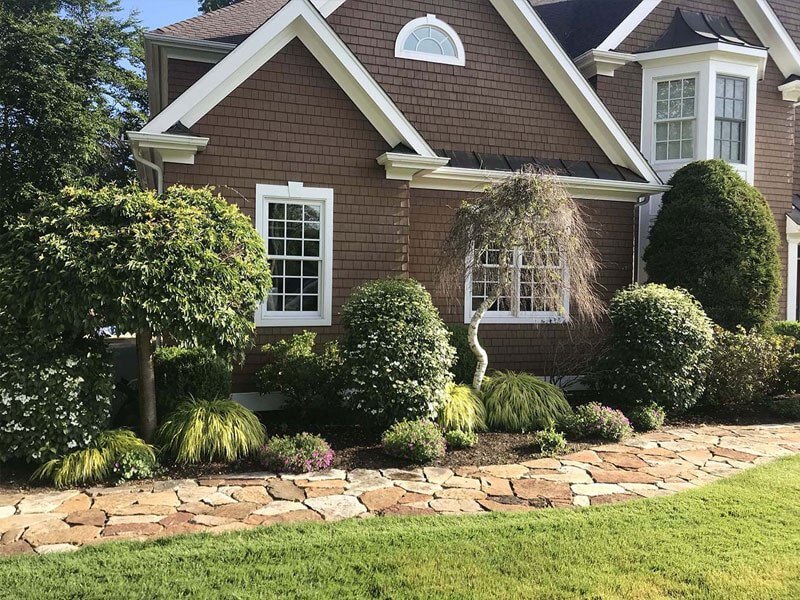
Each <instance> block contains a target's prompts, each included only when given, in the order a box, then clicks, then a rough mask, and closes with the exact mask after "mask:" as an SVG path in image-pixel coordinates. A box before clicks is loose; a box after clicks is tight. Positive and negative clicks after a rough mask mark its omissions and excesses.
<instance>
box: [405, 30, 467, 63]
mask: <svg viewBox="0 0 800 600" xmlns="http://www.w3.org/2000/svg"><path fill="white" fill-rule="evenodd" d="M403 48H404V49H406V50H411V51H412V52H421V53H424V54H431V55H434V56H442V55H444V56H456V47H455V44H454V43H453V40H451V39H450V36H449V35H447V34H446V33H445V32H444V31H442V30H441V29H438V28H436V27H429V26H427V25H426V26H423V27H418V28H417V29H416V30H414V33H412V34H411V35H410V36H408V38H407V39H406V41H405V43H404V44H403Z"/></svg>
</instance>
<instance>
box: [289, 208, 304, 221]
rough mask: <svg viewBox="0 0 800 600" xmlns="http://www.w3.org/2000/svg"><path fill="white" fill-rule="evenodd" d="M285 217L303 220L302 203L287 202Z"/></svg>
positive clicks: (290, 219) (291, 219) (292, 219)
mask: <svg viewBox="0 0 800 600" xmlns="http://www.w3.org/2000/svg"><path fill="white" fill-rule="evenodd" d="M286 218H287V219H288V220H289V221H302V220H303V205H302V204H289V205H288V206H287V207H286Z"/></svg>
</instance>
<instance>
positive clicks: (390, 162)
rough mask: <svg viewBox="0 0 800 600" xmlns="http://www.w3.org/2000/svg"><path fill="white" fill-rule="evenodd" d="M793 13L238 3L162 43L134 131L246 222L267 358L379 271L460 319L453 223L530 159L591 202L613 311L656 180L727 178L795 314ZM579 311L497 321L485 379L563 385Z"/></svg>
mask: <svg viewBox="0 0 800 600" xmlns="http://www.w3.org/2000/svg"><path fill="white" fill-rule="evenodd" d="M798 14H800V1H798V0H769V1H767V0H716V1H711V0H663V1H659V0H641V1H640V0H566V1H562V2H550V1H546V0H545V1H543V0H437V1H425V0H242V1H241V2H239V3H237V4H234V5H232V6H230V7H228V8H224V9H221V10H218V11H215V12H212V13H210V14H207V15H203V16H198V17H195V18H192V19H188V20H186V21H182V22H180V23H176V24H174V25H170V26H168V27H164V28H162V29H159V30H156V31H153V32H151V33H149V34H147V37H146V40H147V67H148V82H149V89H150V101H151V110H152V119H151V121H150V122H149V123H148V124H147V125H146V126H145V127H144V128H143V129H142V130H141V131H139V132H130V133H129V137H130V140H131V142H132V145H133V148H134V151H135V156H136V158H137V161H138V162H139V165H140V174H141V176H142V178H143V181H144V182H145V183H146V184H147V185H149V186H151V187H162V186H167V185H171V184H174V183H185V184H189V185H208V184H211V185H214V186H216V187H217V188H218V189H219V191H220V192H221V193H222V194H223V195H224V196H225V197H226V198H228V200H229V201H230V202H233V203H235V204H237V205H238V206H239V207H240V208H241V209H242V210H243V211H244V212H245V213H246V214H248V215H251V216H252V217H253V222H254V225H255V227H256V228H257V229H258V231H259V232H261V234H262V236H263V237H264V239H265V243H266V245H267V248H268V251H269V255H270V257H271V260H272V266H273V273H274V279H275V283H274V285H275V287H274V289H273V291H272V293H271V294H270V296H269V298H268V299H267V300H266V302H265V303H264V305H263V306H262V307H261V309H260V310H259V311H258V313H257V315H256V324H257V326H258V340H257V341H258V343H259V344H261V343H264V342H266V341H268V340H272V339H275V338H277V337H282V336H286V335H288V334H291V333H293V332H296V331H299V330H300V329H310V330H314V331H317V332H318V333H319V334H320V337H321V339H326V338H332V337H336V336H337V335H339V334H340V333H341V329H340V326H339V316H338V315H339V311H340V307H341V305H342V303H343V302H344V300H345V299H346V298H347V296H348V295H349V294H350V292H351V290H352V289H353V287H354V286H356V285H358V284H359V283H361V282H364V281H366V280H370V279H375V278H379V277H387V276H411V277H415V278H417V279H419V280H420V281H421V282H423V283H424V284H425V285H426V286H427V287H428V288H429V289H430V290H431V291H432V293H434V299H435V301H436V302H437V304H438V306H439V308H440V310H441V312H442V315H443V317H444V318H445V319H446V320H447V321H449V322H454V323H456V322H461V323H463V322H464V321H465V320H468V318H469V316H470V311H471V310H472V307H473V304H474V303H476V302H479V301H480V298H481V289H482V286H481V285H480V282H470V281H466V282H465V286H464V295H463V297H459V298H450V297H444V296H443V295H442V294H441V293H438V292H437V291H436V286H435V283H436V282H435V276H434V273H435V265H436V261H437V253H438V248H439V245H440V243H441V240H442V238H443V237H444V235H445V233H446V231H447V228H448V222H449V219H450V218H451V215H452V212H453V209H454V207H455V206H457V205H458V203H460V201H461V200H462V199H464V198H466V197H469V196H470V195H472V194H476V193H478V192H479V191H480V190H481V188H482V187H483V186H484V185H485V184H486V183H487V182H489V181H493V180H496V179H498V178H502V177H505V176H507V174H508V173H510V172H511V171H513V170H516V169H518V168H520V167H521V166H523V165H525V164H529V163H533V164H540V165H545V166H547V167H550V168H551V169H554V170H555V171H556V172H557V173H558V174H559V176H560V177H561V179H562V181H563V182H564V184H565V185H566V186H567V188H568V189H569V190H570V192H571V193H572V194H573V196H574V197H575V198H577V199H579V201H580V203H581V204H582V206H583V208H584V210H585V212H586V215H587V216H588V219H589V221H590V223H591V226H592V230H593V235H594V237H595V243H596V246H597V248H598V250H599V252H600V255H601V259H602V265H603V269H602V273H601V279H600V283H601V284H602V285H603V287H604V289H605V293H606V294H607V295H608V296H610V295H611V294H612V293H613V292H614V291H615V290H617V289H619V288H620V287H622V286H625V285H626V284H629V283H631V282H632V281H635V280H636V279H637V278H639V279H641V278H644V277H646V275H645V270H644V269H645V265H643V264H641V263H640V261H639V256H640V255H641V249H642V247H643V245H644V244H646V242H647V232H648V230H649V226H650V223H651V221H652V219H653V218H654V216H655V214H656V212H657V210H658V206H659V195H660V194H661V193H663V191H665V189H667V188H666V187H665V185H664V184H663V182H664V181H667V180H668V179H669V176H670V175H671V174H672V173H674V171H675V170H677V169H678V168H679V167H680V166H681V165H684V164H686V163H688V162H691V161H692V160H696V159H702V158H712V157H719V158H724V159H726V160H728V161H730V162H731V163H732V164H733V165H734V166H735V168H736V169H737V171H738V172H739V173H740V174H741V175H742V176H743V177H745V178H746V179H747V180H748V181H750V182H753V183H755V185H756V186H758V187H759V188H760V189H761V191H762V192H763V193H764V194H765V195H766V197H767V198H768V200H769V202H770V204H771V206H772V208H773V211H774V213H775V218H776V221H777V222H778V225H779V228H780V230H781V231H782V232H784V233H785V234H786V235H785V237H784V243H783V246H782V256H783V259H784V264H785V265H786V281H787V286H786V288H787V291H788V293H787V294H786V295H784V297H783V299H782V303H781V310H782V311H785V313H786V315H787V317H788V318H791V319H794V318H796V317H797V283H796V280H797V244H798V240H800V225H798V224H796V223H795V221H794V219H795V218H797V217H796V215H797V214H798V213H797V211H794V213H791V214H789V216H788V217H787V213H790V211H791V210H792V196H793V192H798V191H800V152H795V137H796V134H797V133H800V124H797V121H796V120H795V113H796V107H795V105H796V103H797V102H798V101H800V50H798V47H797V43H798V42H800V17H799V16H798ZM795 177H797V178H798V181H797V182H795ZM563 309H564V310H563V311H559V312H557V313H549V312H546V311H544V310H541V307H539V306H537V301H536V297H535V294H534V293H533V292H525V293H521V294H520V300H519V303H518V304H517V305H516V306H498V307H497V310H494V311H492V312H491V313H490V314H489V315H488V316H487V317H486V319H485V321H484V323H485V324H484V325H483V326H482V332H483V333H482V337H483V339H484V342H485V345H486V346H487V349H488V350H489V352H490V356H491V357H492V361H493V362H492V365H491V366H492V367H494V368H513V369H522V370H527V371H532V372H537V373H540V374H547V373H549V372H550V371H552V370H553V369H554V368H555V367H554V365H553V360H554V358H553V357H554V355H556V356H558V355H566V354H569V353H570V352H571V351H574V350H575V348H577V347H579V346H580V344H581V343H583V341H584V340H586V339H587V336H590V335H592V334H590V333H587V332H584V331H581V330H580V329H576V328H572V327H569V326H568V325H567V324H565V322H564V321H565V314H566V315H568V311H569V298H568V294H566V293H565V297H564V307H563ZM258 361H259V357H258V354H257V353H254V354H252V355H251V357H250V358H249V359H248V361H247V363H246V365H245V367H244V368H243V370H242V371H241V372H240V373H239V375H238V377H237V381H236V391H237V392H239V393H247V392H251V391H252V389H253V386H252V373H253V372H254V370H255V369H256V368H257V367H258Z"/></svg>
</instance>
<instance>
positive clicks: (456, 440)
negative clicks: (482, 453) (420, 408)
mask: <svg viewBox="0 0 800 600" xmlns="http://www.w3.org/2000/svg"><path fill="white" fill-rule="evenodd" d="M444 441H445V442H447V447H448V448H452V449H453V450H463V449H464V448H474V447H475V446H477V445H478V434H477V433H475V432H474V431H461V430H460V429H451V430H450V431H447V432H446V433H445V434H444Z"/></svg>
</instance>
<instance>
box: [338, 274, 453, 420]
mask: <svg viewBox="0 0 800 600" xmlns="http://www.w3.org/2000/svg"><path fill="white" fill-rule="evenodd" d="M342 315H343V323H344V326H345V328H346V329H347V334H346V336H345V339H344V344H343V347H342V356H343V359H344V365H345V366H344V373H343V377H344V379H345V380H346V382H347V389H346V390H345V392H344V400H345V403H346V404H347V405H348V406H349V407H351V408H352V409H354V410H355V411H356V412H357V413H359V414H361V415H363V417H364V418H366V419H369V421H370V422H377V423H393V422H395V421H399V420H403V419H415V418H431V419H433V418H435V417H436V416H437V414H438V412H439V409H440V407H441V405H442V403H443V402H444V398H445V386H446V385H447V383H448V381H449V380H450V373H449V370H450V366H451V365H452V362H453V354H454V350H453V348H452V347H451V346H450V344H449V342H448V338H449V334H448V332H447V329H446V328H445V326H444V324H443V323H442V320H441V319H440V318H439V313H438V311H437V310H436V307H435V306H434V305H433V301H432V300H431V296H430V294H429V293H428V292H427V291H425V288H423V287H422V285H420V284H419V283H418V282H416V281H414V280H411V279H384V280H379V281H373V282H370V283H367V284H365V285H362V286H361V287H359V288H358V289H356V290H355V291H354V292H353V294H352V296H350V298H349V299H348V300H347V302H346V303H345V305H344V307H343V308H342Z"/></svg>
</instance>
